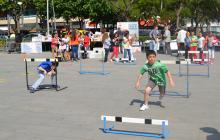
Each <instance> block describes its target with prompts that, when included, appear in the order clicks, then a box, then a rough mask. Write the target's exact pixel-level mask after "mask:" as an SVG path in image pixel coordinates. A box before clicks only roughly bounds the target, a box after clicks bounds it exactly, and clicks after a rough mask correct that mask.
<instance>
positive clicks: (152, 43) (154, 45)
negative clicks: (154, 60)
mask: <svg viewBox="0 0 220 140" xmlns="http://www.w3.org/2000/svg"><path fill="white" fill-rule="evenodd" d="M158 47H159V45H158V43H157V42H156V41H155V40H151V41H150V48H149V49H150V50H153V51H155V52H157V50H158Z"/></svg>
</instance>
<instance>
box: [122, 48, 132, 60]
mask: <svg viewBox="0 0 220 140" xmlns="http://www.w3.org/2000/svg"><path fill="white" fill-rule="evenodd" d="M127 53H128V58H129V61H131V50H130V49H124V58H127Z"/></svg>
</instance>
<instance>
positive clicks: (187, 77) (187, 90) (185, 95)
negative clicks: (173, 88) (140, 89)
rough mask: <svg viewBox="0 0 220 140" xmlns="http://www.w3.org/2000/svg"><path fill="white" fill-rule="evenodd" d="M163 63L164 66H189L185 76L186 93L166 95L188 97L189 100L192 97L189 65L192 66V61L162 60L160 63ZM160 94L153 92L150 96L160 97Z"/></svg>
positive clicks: (169, 93) (169, 94)
mask: <svg viewBox="0 0 220 140" xmlns="http://www.w3.org/2000/svg"><path fill="white" fill-rule="evenodd" d="M160 62H161V63H163V64H170V65H172V64H174V65H175V64H179V65H186V66H187V70H186V75H183V76H186V82H185V84H186V85H185V86H186V91H185V93H179V92H168V93H165V95H168V96H182V97H187V98H189V96H190V93H189V76H188V74H189V64H191V61H189V60H185V61H179V60H161V61H160ZM159 95H160V93H159V92H156V91H153V92H152V93H151V94H150V96H159Z"/></svg>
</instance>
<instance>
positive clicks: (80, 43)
mask: <svg viewBox="0 0 220 140" xmlns="http://www.w3.org/2000/svg"><path fill="white" fill-rule="evenodd" d="M89 46H90V36H89V32H85V33H81V32H77V31H76V30H71V31H70V32H65V33H61V34H60V37H58V33H57V32H55V33H53V34H52V40H51V50H52V57H53V58H55V57H57V56H58V55H61V57H62V58H64V59H71V60H72V61H77V60H79V56H78V50H79V47H80V48H81V49H82V50H84V53H83V54H86V51H87V50H88V49H89ZM70 52H71V53H70ZM70 54H71V55H70ZM67 55H69V58H67V57H68V56H67ZM84 57H85V56H84Z"/></svg>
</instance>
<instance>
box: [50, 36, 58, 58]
mask: <svg viewBox="0 0 220 140" xmlns="http://www.w3.org/2000/svg"><path fill="white" fill-rule="evenodd" d="M58 42H59V38H58V34H57V33H53V34H52V40H51V50H52V57H53V58H55V57H56V56H57V51H58V48H57V47H58Z"/></svg>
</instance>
